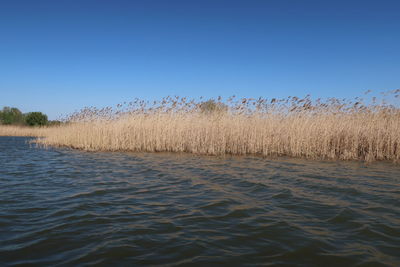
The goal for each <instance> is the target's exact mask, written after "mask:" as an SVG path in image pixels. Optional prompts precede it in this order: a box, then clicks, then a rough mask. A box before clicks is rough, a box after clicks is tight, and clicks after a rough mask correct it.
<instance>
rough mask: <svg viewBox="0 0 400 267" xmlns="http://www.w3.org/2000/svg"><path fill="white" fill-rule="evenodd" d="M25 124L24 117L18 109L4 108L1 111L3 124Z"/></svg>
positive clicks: (0, 121) (0, 120)
mask: <svg viewBox="0 0 400 267" xmlns="http://www.w3.org/2000/svg"><path fill="white" fill-rule="evenodd" d="M24 122H25V119H24V115H23V114H22V112H21V111H20V110H19V109H17V108H11V107H4V108H3V110H2V111H0V123H2V124H24Z"/></svg>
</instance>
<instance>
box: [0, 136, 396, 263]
mask: <svg viewBox="0 0 400 267" xmlns="http://www.w3.org/2000/svg"><path fill="white" fill-rule="evenodd" d="M27 140H29V139H27V138H18V137H0V265H2V266H4V265H15V264H33V265H40V266H42V265H87V264H100V265H111V264H115V265H141V264H145V265H157V264H165V265H175V264H177V265H194V264H197V265H206V264H214V265H215V264H225V265H240V264H243V265H244V264H247V265H254V264H261V265H267V264H271V265H293V264H297V265H325V266H337V265H342V266H349V265H371V266H375V265H378V266H379V265H388V266H400V167H399V166H396V165H394V164H392V163H374V164H371V165H368V166H366V165H364V164H362V163H357V162H317V161H306V160H298V159H296V160H295V159H276V160H270V159H263V158H257V157H224V158H219V157H206V156H195V155H187V154H184V155H181V154H168V153H163V154H151V153H86V152H80V151H73V150H65V149H47V150H46V149H41V148H37V147H34V146H32V145H29V144H27Z"/></svg>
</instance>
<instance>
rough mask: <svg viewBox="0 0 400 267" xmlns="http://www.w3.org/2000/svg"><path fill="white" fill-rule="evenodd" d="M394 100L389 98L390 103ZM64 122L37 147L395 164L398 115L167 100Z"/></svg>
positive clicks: (351, 105) (267, 102)
mask: <svg viewBox="0 0 400 267" xmlns="http://www.w3.org/2000/svg"><path fill="white" fill-rule="evenodd" d="M399 92H400V90H394V91H391V93H392V96H395V97H394V98H393V99H397V98H398V93H399ZM67 121H68V122H69V123H68V124H65V125H62V126H59V127H51V128H47V129H41V130H37V132H35V133H34V135H35V136H42V137H40V138H38V139H37V140H36V142H37V143H39V144H41V145H44V146H62V147H70V148H76V149H83V150H88V151H99V150H101V151H146V152H157V151H170V152H189V153H198V154H208V155H222V154H235V155H246V154H259V155H263V156H281V155H284V156H292V157H305V158H311V159H341V160H365V161H374V160H391V161H395V162H399V159H400V109H399V108H398V106H397V105H394V104H393V103H392V104H388V103H386V102H384V101H382V102H378V101H377V99H376V98H372V99H369V100H364V99H362V98H356V99H354V100H346V99H342V100H339V99H335V98H330V99H327V100H321V99H317V100H312V99H311V98H310V97H309V96H307V97H305V98H301V99H300V98H297V97H288V98H286V99H264V98H259V99H244V98H243V99H236V98H235V97H231V98H229V99H227V100H226V101H223V100H222V99H221V98H218V99H217V100H213V101H208V102H202V101H201V100H199V101H195V100H187V99H186V98H179V97H167V98H164V99H162V100H161V101H158V102H157V101H156V102H153V103H149V102H145V101H141V100H135V101H133V102H130V103H124V104H120V105H118V106H117V107H116V108H104V109H97V108H94V107H91V108H85V109H83V110H81V111H80V112H76V113H74V114H72V115H71V116H70V117H69V118H67ZM1 132H2V130H1V129H0V135H1Z"/></svg>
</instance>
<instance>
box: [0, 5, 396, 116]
mask: <svg viewBox="0 0 400 267" xmlns="http://www.w3.org/2000/svg"><path fill="white" fill-rule="evenodd" d="M399 87H400V1H385V0H380V1H350V0H348V1H307V0H303V1H297V0H292V1H286V0H276V1H267V0H265V1H256V0H254V1H252V0H247V1H245V0H243V1H234V0H227V1H222V0H196V1H194V0H193V1H191V0H185V1H184V0H182V1H174V0H168V1H167V0H159V1H155V0H142V1H133V0H132V1H118V0H109V1H102V0H75V1H74V0H69V1H63V0H54V1H41V0H35V1H33V0H26V1H21V0H8V1H7V0H0V107H2V106H5V105H7V106H15V107H18V108H20V109H21V110H22V111H23V112H28V111H43V112H45V113H47V114H48V115H49V116H50V118H52V119H55V118H56V117H57V116H59V115H60V114H66V113H69V112H72V111H74V110H76V109H79V108H82V107H84V106H98V107H102V106H107V105H115V104H118V103H120V102H123V101H130V100H131V99H133V98H135V97H139V98H145V99H155V98H156V99H157V98H161V97H163V96H167V95H180V96H189V97H198V96H201V95H203V96H205V97H216V96H218V95H221V96H224V97H227V96H230V95H233V94H235V95H237V96H246V97H258V96H264V97H286V96H289V95H292V96H293V95H297V96H304V95H306V94H311V95H313V96H315V97H329V96H335V97H353V96H357V95H360V94H362V92H364V91H366V90H368V89H372V90H390V89H397V88H399Z"/></svg>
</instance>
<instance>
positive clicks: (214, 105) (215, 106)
mask: <svg viewBox="0 0 400 267" xmlns="http://www.w3.org/2000/svg"><path fill="white" fill-rule="evenodd" d="M227 110H228V106H227V105H225V104H224V103H221V102H216V101H215V100H214V99H210V100H207V101H205V102H203V103H201V104H200V111H201V113H205V114H215V113H219V114H222V113H225V112H226V111H227Z"/></svg>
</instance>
